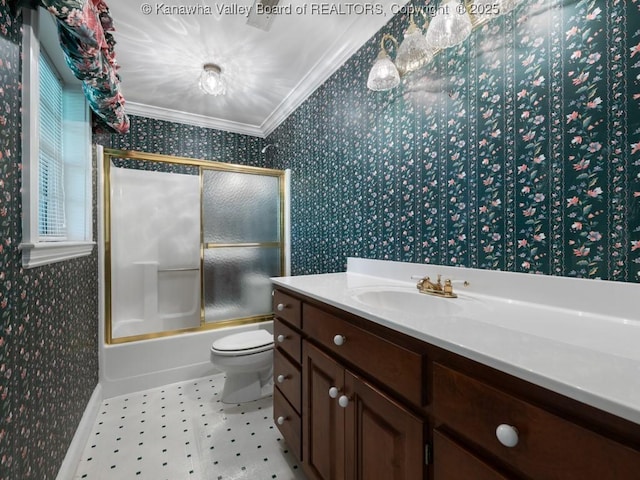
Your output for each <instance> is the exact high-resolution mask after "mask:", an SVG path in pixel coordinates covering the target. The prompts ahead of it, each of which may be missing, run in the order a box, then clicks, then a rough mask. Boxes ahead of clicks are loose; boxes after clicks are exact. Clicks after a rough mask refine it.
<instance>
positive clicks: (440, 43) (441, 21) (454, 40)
mask: <svg viewBox="0 0 640 480" xmlns="http://www.w3.org/2000/svg"><path fill="white" fill-rule="evenodd" d="M471 28H472V27H471V17H470V16H469V12H468V10H467V7H466V5H465V4H464V2H461V1H460V0H445V1H444V2H443V3H442V4H441V5H440V7H438V11H437V13H436V16H435V17H433V20H431V24H430V25H429V28H428V29H427V35H426V40H427V44H428V45H430V46H432V47H433V48H436V49H438V48H439V49H442V48H449V47H453V46H455V45H459V44H461V43H462V42H464V41H465V40H466V39H467V37H468V36H469V35H471Z"/></svg>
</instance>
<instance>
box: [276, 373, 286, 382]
mask: <svg viewBox="0 0 640 480" xmlns="http://www.w3.org/2000/svg"><path fill="white" fill-rule="evenodd" d="M286 379H287V376H286V375H278V376H277V378H276V380H278V383H283V382H284V381H285V380H286Z"/></svg>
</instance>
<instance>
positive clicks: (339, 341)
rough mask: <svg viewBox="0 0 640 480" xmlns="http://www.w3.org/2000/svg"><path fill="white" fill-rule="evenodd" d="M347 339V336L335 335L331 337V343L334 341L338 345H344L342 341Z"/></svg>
mask: <svg viewBox="0 0 640 480" xmlns="http://www.w3.org/2000/svg"><path fill="white" fill-rule="evenodd" d="M346 341H347V337H345V336H344V335H336V336H335V337H333V343H335V344H336V345H337V346H338V347H339V346H340V345H344V342H346Z"/></svg>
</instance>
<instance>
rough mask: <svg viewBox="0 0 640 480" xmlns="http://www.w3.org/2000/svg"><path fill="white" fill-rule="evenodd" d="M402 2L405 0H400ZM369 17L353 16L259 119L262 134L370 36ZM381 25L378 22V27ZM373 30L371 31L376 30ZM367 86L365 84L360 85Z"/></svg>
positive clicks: (339, 66)
mask: <svg viewBox="0 0 640 480" xmlns="http://www.w3.org/2000/svg"><path fill="white" fill-rule="evenodd" d="M402 3H404V0H402ZM367 21H372V20H371V19H370V18H367V16H366V15H362V16H360V17H358V18H356V19H355V20H354V22H353V23H352V24H351V26H350V27H349V28H348V29H347V30H346V31H345V32H344V33H343V34H342V35H340V36H339V37H337V38H336V40H335V41H334V42H333V44H332V45H331V47H330V48H329V49H328V50H327V53H326V54H325V55H323V56H322V58H320V60H318V62H317V63H316V64H315V65H314V67H313V68H312V69H311V70H310V71H309V73H308V74H307V75H305V76H304V78H303V79H302V80H301V81H300V82H299V83H298V84H297V85H296V86H295V87H294V88H293V89H292V90H291V92H290V93H289V94H288V95H287V96H286V97H285V98H284V99H283V100H282V102H280V104H279V105H278V106H277V107H276V108H275V110H274V111H273V112H271V114H269V116H268V117H267V118H266V119H265V121H264V122H262V125H260V130H261V131H262V132H263V135H264V136H265V137H267V136H269V135H271V133H273V131H274V130H275V129H276V128H278V127H279V126H280V125H281V124H282V122H284V121H285V120H286V119H287V117H289V115H291V114H292V113H293V112H294V111H295V110H296V109H297V108H298V107H299V106H300V105H302V104H303V103H304V102H305V101H306V100H307V99H308V98H309V97H310V96H311V95H312V94H313V92H315V91H316V90H317V89H318V88H319V87H320V86H321V85H322V84H323V83H324V82H326V81H327V80H328V79H329V78H331V76H332V75H333V74H334V73H335V72H337V71H338V70H339V69H340V68H341V67H342V66H343V65H344V64H345V63H346V62H347V60H349V59H350V58H351V57H352V56H353V55H354V54H355V53H356V52H357V51H358V50H360V48H362V46H363V45H364V44H365V43H366V42H367V40H369V38H371V34H369V33H366V32H367V29H364V28H362V27H361V25H362V24H363V23H365V22H367ZM383 26H384V25H378V30H379V29H380V28H382V27H383ZM378 30H376V33H374V35H376V34H377V31H378ZM363 88H366V85H363Z"/></svg>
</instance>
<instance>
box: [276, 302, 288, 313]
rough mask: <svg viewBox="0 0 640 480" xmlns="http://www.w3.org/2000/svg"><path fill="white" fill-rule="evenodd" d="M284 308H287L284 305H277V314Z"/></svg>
mask: <svg viewBox="0 0 640 480" xmlns="http://www.w3.org/2000/svg"><path fill="white" fill-rule="evenodd" d="M285 308H287V306H286V305H285V304H284V303H279V304H278V306H277V307H276V309H277V310H278V311H279V312H282V311H283V310H284V309H285Z"/></svg>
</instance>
